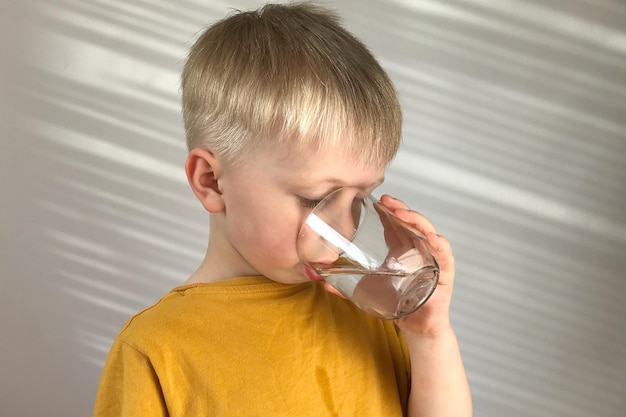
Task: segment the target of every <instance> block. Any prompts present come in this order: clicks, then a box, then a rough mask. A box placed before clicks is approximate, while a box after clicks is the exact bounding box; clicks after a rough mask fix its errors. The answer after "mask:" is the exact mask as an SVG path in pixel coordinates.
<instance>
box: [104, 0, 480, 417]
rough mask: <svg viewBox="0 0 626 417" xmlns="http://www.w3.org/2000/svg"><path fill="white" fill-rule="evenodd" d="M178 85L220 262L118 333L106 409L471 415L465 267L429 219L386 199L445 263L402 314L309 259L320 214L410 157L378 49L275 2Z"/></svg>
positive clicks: (227, 36) (208, 42) (189, 165)
mask: <svg viewBox="0 0 626 417" xmlns="http://www.w3.org/2000/svg"><path fill="white" fill-rule="evenodd" d="M182 93H183V116H184V123H185V130H186V136H187V143H188V147H189V156H188V159H187V162H186V166H185V169H186V173H187V177H188V180H189V184H190V186H191V188H192V190H193V192H194V194H195V195H196V196H197V198H198V199H199V200H200V202H201V203H202V205H203V206H204V208H205V209H206V210H207V211H208V212H209V213H210V237H209V242H208V247H207V252H206V257H205V259H204V261H203V262H202V264H201V265H200V267H199V268H198V269H197V270H196V271H195V272H194V273H193V274H192V276H191V277H190V278H189V279H188V280H187V282H186V284H185V285H184V286H181V287H178V288H175V289H173V290H172V291H171V292H169V293H168V294H167V295H165V296H164V297H163V298H162V299H161V300H160V301H159V302H158V303H157V304H155V305H154V306H152V307H150V308H148V309H146V310H144V311H143V312H141V313H139V314H138V315H136V316H135V317H133V318H132V319H131V320H130V321H129V322H127V324H126V325H125V326H124V328H123V329H122V330H121V332H120V334H119V336H118V337H117V339H116V340H115V342H114V344H113V347H112V348H111V352H110V353H109V357H108V359H107V363H106V365H105V368H104V371H103V375H102V380H101V383H100V389H99V392H98V396H97V399H96V405H95V411H94V415H95V416H194V417H198V416H251V415H259V416H261V415H267V416H282V415H285V416H286V415H289V416H331V415H332V416H347V415H358V416H369V415H371V416H385V417H389V416H400V415H410V416H429V417H436V416H454V417H463V416H469V415H471V413H472V411H471V398H470V394H469V388H468V384H467V379H466V376H465V371H464V368H463V364H462V361H461V357H460V353H459V349H458V344H457V341H456V337H455V334H454V331H453V330H452V328H451V326H450V320H449V313H448V312H449V304H450V297H451V291H452V281H453V277H454V261H453V258H452V254H451V249H450V246H449V245H448V243H447V241H446V240H445V239H444V238H443V237H441V236H438V235H436V234H435V229H434V227H433V226H432V224H430V222H429V221H428V220H427V219H425V218H424V217H422V216H421V215H420V214H418V213H416V212H414V211H411V210H409V209H408V208H407V207H406V206H405V205H404V204H403V203H402V202H400V201H399V200H396V199H393V198H391V197H389V196H383V198H382V202H383V203H384V204H385V205H386V206H388V207H389V208H390V209H392V210H393V211H394V212H395V214H396V215H397V216H399V217H401V218H403V219H404V220H406V221H408V222H410V223H413V224H415V225H416V227H418V228H419V229H420V230H422V231H423V232H424V234H425V235H427V237H428V242H429V244H430V246H431V248H432V251H433V253H434V255H435V256H436V257H437V258H438V260H439V263H440V267H441V275H440V283H439V285H438V289H437V290H436V291H435V293H434V294H433V296H432V297H431V299H430V300H429V301H428V302H427V303H426V304H425V305H424V306H423V307H422V308H421V309H419V310H418V311H417V312H416V313H414V314H412V315H411V316H409V317H406V318H404V319H401V320H399V321H397V322H396V323H394V322H391V321H384V320H379V319H376V318H374V317H371V316H368V315H367V314H365V313H363V312H361V311H359V310H358V309H356V307H354V306H353V305H352V304H351V303H350V302H348V301H346V300H344V299H342V298H340V297H337V296H336V295H333V294H330V292H333V291H332V288H330V287H328V286H326V287H323V286H322V285H320V283H319V282H313V281H311V280H310V279H309V278H308V277H307V275H306V274H305V273H304V270H303V266H302V264H301V263H300V261H299V260H298V256H297V254H296V249H295V240H296V237H297V235H298V231H299V228H300V225H301V224H302V221H303V220H304V217H305V216H306V214H307V212H308V211H309V210H310V209H311V207H313V206H314V205H315V204H316V202H317V201H319V199H320V198H322V197H323V196H324V195H326V194H328V193H329V192H331V191H332V190H334V189H336V188H338V187H342V186H352V187H359V188H360V189H361V190H362V193H363V195H367V194H369V193H371V192H372V190H373V189H374V188H375V187H377V186H378V185H380V184H381V183H382V181H383V175H384V171H385V168H386V166H387V165H388V163H389V162H390V161H391V159H392V158H393V157H394V155H395V153H396V151H397V149H398V145H399V142H400V126H401V111H400V106H399V103H398V100H397V96H396V93H395V90H394V88H393V85H392V83H391V81H390V80H389V78H388V76H387V75H386V74H385V72H384V71H383V69H382V68H381V67H380V66H379V64H378V63H377V62H376V60H375V59H374V58H373V57H372V55H371V54H370V53H369V52H368V50H367V49H366V48H365V47H364V46H363V45H362V44H361V43H360V42H359V41H358V40H356V39H355V38H354V37H353V36H352V35H351V34H349V33H348V32H347V31H345V29H343V28H342V27H341V26H340V25H339V23H338V19H337V18H336V17H335V16H334V15H333V14H332V13H330V12H328V11H327V10H324V9H321V8H319V7H315V6H313V5H310V4H292V5H267V6H265V7H263V8H261V9H260V10H258V11H254V12H245V13H243V12H242V13H237V14H235V15H233V16H230V17H228V18H226V19H224V20H222V21H220V22H218V23H216V24H215V25H213V26H211V27H210V28H208V29H207V30H206V31H205V32H204V33H203V34H202V35H201V37H200V38H199V39H198V41H197V42H196V43H195V45H194V46H193V47H192V49H191V51H190V54H189V57H188V60H187V63H186V65H185V68H184V70H183V76H182ZM398 329H399V330H398Z"/></svg>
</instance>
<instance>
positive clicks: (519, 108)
mask: <svg viewBox="0 0 626 417" xmlns="http://www.w3.org/2000/svg"><path fill="white" fill-rule="evenodd" d="M260 3H261V2H259V1H200V0H186V1H185V0H177V1H166V0H132V1H126V0H106V1H105V0H88V1H79V0H45V1H44V0H41V1H40V2H35V1H34V0H29V1H26V2H24V1H22V2H7V1H6V0H5V1H4V2H2V4H0V19H1V20H2V21H0V23H1V25H0V26H1V27H2V29H0V30H2V33H0V35H2V40H1V44H2V46H1V47H0V58H1V59H2V61H1V62H2V64H1V67H0V71H2V72H1V73H0V83H1V85H0V88H1V89H0V100H2V101H1V102H0V106H1V107H0V121H1V122H2V123H1V125H2V127H1V128H2V131H1V134H2V136H1V142H0V143H1V148H0V174H1V176H0V177H1V180H0V181H2V182H1V183H0V185H1V187H2V188H1V194H0V195H1V199H2V200H1V201H2V210H1V212H0V233H1V235H0V236H1V240H0V242H1V246H0V249H1V252H0V268H1V272H2V274H1V276H2V278H1V279H2V281H1V282H2V291H0V335H1V336H0V337H1V339H2V340H1V342H0V349H1V355H0V415H2V416H7V417H8V416H11V417H12V416H42V415H45V416H58V417H71V416H77V417H78V416H85V415H89V414H90V413H91V407H92V404H93V398H94V395H95V391H96V387H97V383H98V378H99V373H100V370H101V366H102V364H103V361H104V358H105V355H106V353H107V350H108V348H109V346H110V343H111V341H112V339H113V337H114V336H115V334H116V333H117V331H118V329H119V327H120V326H121V324H122V323H123V322H124V321H125V319H126V318H127V317H128V316H129V315H131V314H133V313H134V312H136V311H138V310H140V309H141V308H143V307H144V306H147V305H149V304H151V303H152V302H154V301H155V300H156V299H157V298H158V297H159V296H161V295H162V294H163V293H165V292H166V291H167V290H168V289H169V288H171V287H173V286H175V285H178V284H179V283H181V282H182V281H184V280H185V278H186V276H187V275H188V274H189V273H190V272H191V271H192V270H193V269H194V268H195V266H196V265H197V263H198V262H199V261H200V259H201V256H202V254H203V251H204V243H205V240H206V229H207V226H206V216H205V214H204V213H203V211H202V210H201V207H200V205H199V204H198V203H197V202H196V201H194V198H193V197H192V195H191V193H190V192H189V190H188V188H187V186H186V182H185V180H184V177H183V171H182V166H183V162H184V159H185V152H184V146H183V135H182V129H181V123H180V117H179V101H178V100H179V97H178V73H179V70H180V67H181V65H182V62H183V58H184V54H185V51H186V49H187V48H188V46H189V45H190V42H191V40H192V38H193V36H194V34H196V33H197V32H198V31H200V30H201V28H202V27H203V26H205V25H206V24H208V23H210V22H212V21H214V20H216V19H218V18H220V17H222V16H223V15H224V14H225V13H227V12H228V9H229V7H236V8H249V7H252V6H257V5H259V4H260ZM327 3H328V4H330V5H334V6H335V7H336V8H338V9H339V10H340V12H341V13H342V14H343V16H344V17H345V18H346V22H347V25H348V26H349V28H351V29H352V30H353V31H354V32H355V33H356V34H357V35H359V36H360V37H361V38H362V39H363V40H364V41H365V42H366V43H368V44H369V45H370V46H371V47H372V50H373V51H374V53H375V54H376V55H377V56H378V57H379V58H380V60H381V61H382V63H383V64H384V66H385V67H386V68H387V69H388V70H389V72H390V74H391V75H392V77H393V79H394V80H395V82H396V84H397V87H398V89H399V91H400V94H401V97H402V101H403V104H404V108H405V116H406V123H405V143H404V148H403V150H402V151H401V153H400V155H399V156H398V158H397V160H396V161H395V163H394V164H393V166H392V167H391V169H390V171H389V175H388V181H387V183H386V185H385V186H384V187H383V190H384V191H386V192H392V193H394V194H396V195H397V196H399V197H402V198H404V199H405V200H407V201H408V202H409V203H411V205H412V206H413V207H414V208H416V209H418V210H421V211H423V212H424V213H426V214H427V215H429V216H430V217H431V218H432V219H433V220H434V221H435V223H436V224H437V225H438V227H439V230H440V232H441V233H443V234H445V235H447V237H448V238H449V239H450V240H451V241H452V243H453V246H454V248H455V253H456V257H457V262H458V274H457V288H456V299H455V302H454V305H453V310H454V311H453V319H454V322H455V324H456V327H457V329H458V333H459V336H460V339H461V343H462V348H463V353H464V357H465V361H466V364H467V367H468V371H469V375H470V379H471V383H472V387H473V392H474V397H475V404H476V415H477V416H489V417H501V416H507V417H515V416H533V417H543V416H545V417H547V416H562V415H563V416H564V415H567V416H569V417H583V416H612V417H617V416H618V415H623V412H624V411H623V410H624V409H626V399H625V398H626V324H625V322H626V284H625V282H626V279H625V277H624V271H626V260H625V256H624V254H625V253H626V185H625V184H626V133H625V132H626V5H625V4H624V2H622V1H621V0H593V1H592V0H546V1H540V0H527V1H522V0H502V1H497V2H496V1H488V0H456V1H455V0H442V1H431V0H396V1H387V2H383V1H375V0H364V1H356V0H338V1H336V2H327Z"/></svg>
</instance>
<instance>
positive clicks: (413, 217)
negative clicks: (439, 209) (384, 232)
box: [380, 194, 437, 236]
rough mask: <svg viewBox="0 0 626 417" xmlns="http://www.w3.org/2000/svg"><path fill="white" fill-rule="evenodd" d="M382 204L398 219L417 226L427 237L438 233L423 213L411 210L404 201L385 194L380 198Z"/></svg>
mask: <svg viewBox="0 0 626 417" xmlns="http://www.w3.org/2000/svg"><path fill="white" fill-rule="evenodd" d="M380 202H381V203H382V204H383V205H384V206H385V207H387V208H389V209H391V211H392V212H393V214H395V215H396V217H399V218H400V219H402V220H404V221H405V222H407V223H409V224H412V225H414V226H416V228H417V229H418V230H419V231H420V232H421V233H422V234H423V235H424V236H426V235H427V234H429V233H437V230H436V229H435V226H434V225H433V224H432V223H431V222H430V220H428V219H427V218H426V217H425V216H424V215H422V214H421V213H419V212H417V211H415V210H411V209H409V206H407V205H406V204H405V203H404V202H403V201H401V200H398V199H397V198H394V197H391V196H390V195H388V194H384V195H383V196H382V197H381V198H380Z"/></svg>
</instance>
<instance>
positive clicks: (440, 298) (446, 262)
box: [380, 195, 454, 336]
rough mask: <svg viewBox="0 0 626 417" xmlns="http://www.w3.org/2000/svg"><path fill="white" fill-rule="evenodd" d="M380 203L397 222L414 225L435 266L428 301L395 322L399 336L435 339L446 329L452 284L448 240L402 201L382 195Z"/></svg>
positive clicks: (451, 257)
mask: <svg viewBox="0 0 626 417" xmlns="http://www.w3.org/2000/svg"><path fill="white" fill-rule="evenodd" d="M380 201H381V203H382V204H383V205H384V206H385V207H387V208H389V209H390V210H391V212H392V213H394V214H395V215H396V216H397V217H399V218H400V219H402V220H404V221H406V222H407V223H409V224H412V225H414V226H415V228H416V229H417V230H418V231H420V232H421V233H422V234H423V235H424V236H426V238H427V240H428V248H429V249H430V251H431V252H432V254H433V256H434V257H435V258H436V259H437V262H438V263H439V268H440V273H439V282H438V284H437V288H436V289H435V292H434V293H433V294H432V296H431V297H430V299H429V300H428V301H427V302H426V303H424V305H422V306H421V307H420V308H419V309H418V310H417V311H416V312H415V313H413V314H411V315H409V316H406V317H403V318H401V319H398V320H397V324H398V327H400V329H401V330H402V332H403V333H405V334H407V333H411V334H414V335H423V336H429V335H430V336H435V335H437V334H440V333H442V332H446V331H449V330H450V327H451V326H450V301H451V299H452V286H453V282H454V257H453V256H452V249H451V247H450V244H449V243H448V240H447V239H446V238H444V237H443V236H440V235H438V234H437V232H436V230H435V226H433V224H432V223H431V222H430V221H429V220H428V219H427V218H426V217H424V216H423V215H421V214H420V213H418V212H416V211H413V210H410V209H409V208H408V206H407V205H406V204H404V203H403V202H402V201H400V200H398V199H395V198H393V197H390V196H389V195H383V196H382V197H381V199H380Z"/></svg>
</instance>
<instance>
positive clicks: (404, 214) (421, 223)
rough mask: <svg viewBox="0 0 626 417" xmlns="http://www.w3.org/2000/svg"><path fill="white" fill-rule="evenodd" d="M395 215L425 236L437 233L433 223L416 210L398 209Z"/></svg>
mask: <svg viewBox="0 0 626 417" xmlns="http://www.w3.org/2000/svg"><path fill="white" fill-rule="evenodd" d="M393 214H395V216H396V217H398V218H400V219H401V220H404V221H405V222H407V223H409V224H411V225H413V226H414V227H415V228H416V229H417V230H418V231H420V232H421V233H422V234H423V235H424V236H426V235H428V234H430V233H437V229H436V228H435V225H433V224H432V223H431V221H430V220H428V219H427V218H426V216H424V215H423V214H421V213H418V212H417V211H415V210H409V209H397V210H396V211H394V213H393Z"/></svg>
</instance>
